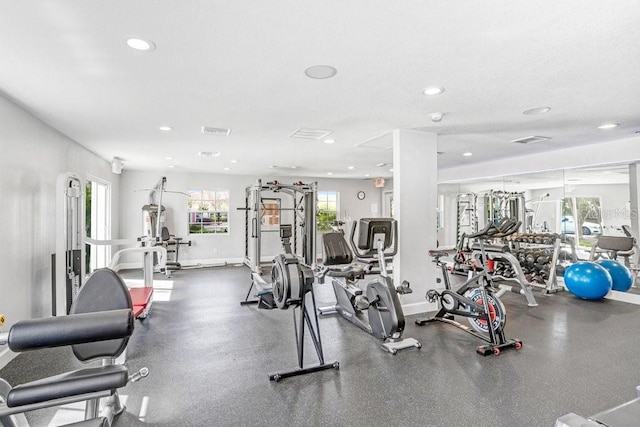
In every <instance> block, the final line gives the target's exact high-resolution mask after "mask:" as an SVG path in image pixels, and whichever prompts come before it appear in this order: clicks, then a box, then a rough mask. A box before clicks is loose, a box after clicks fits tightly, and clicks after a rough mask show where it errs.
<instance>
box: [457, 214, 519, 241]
mask: <svg viewBox="0 0 640 427" xmlns="http://www.w3.org/2000/svg"><path fill="white" fill-rule="evenodd" d="M520 225H522V221H516V220H515V219H512V218H502V219H501V220H500V221H499V222H498V224H497V225H496V224H493V223H491V222H490V223H489V224H487V226H486V227H485V228H484V229H482V230H480V231H477V232H475V233H473V234H469V235H468V236H467V238H468V239H475V238H481V239H496V238H500V237H507V236H509V235H511V234H513V233H515V232H516V231H518V228H520Z"/></svg>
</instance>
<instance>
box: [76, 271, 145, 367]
mask: <svg viewBox="0 0 640 427" xmlns="http://www.w3.org/2000/svg"><path fill="white" fill-rule="evenodd" d="M131 308H133V304H132V303H131V295H130V294H129V289H127V286H126V285H125V283H124V281H123V280H122V278H121V277H120V276H119V275H118V274H117V273H116V272H115V271H113V270H110V269H108V268H101V269H98V270H96V271H94V273H93V274H92V275H91V277H89V279H88V280H87V282H86V283H85V284H84V285H83V286H82V287H81V288H80V292H78V295H77V297H76V299H75V301H74V302H73V305H72V306H71V311H70V314H80V313H93V312H96V311H108V310H122V309H131ZM128 342H129V337H126V338H120V339H115V340H109V341H99V342H92V343H87V344H76V345H73V346H72V347H71V348H72V349H73V353H74V354H75V355H76V357H77V358H78V360H80V361H87V360H91V359H95V358H105V357H113V358H115V357H118V356H120V354H122V352H123V351H124V349H125V348H126V347H127V343H128Z"/></svg>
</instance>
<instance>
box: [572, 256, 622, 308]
mask: <svg viewBox="0 0 640 427" xmlns="http://www.w3.org/2000/svg"><path fill="white" fill-rule="evenodd" d="M564 284H565V285H566V287H567V289H568V290H569V292H571V293H572V294H574V295H575V296H577V297H578V298H582V299H588V300H598V299H601V298H604V296H605V295H607V294H608V293H609V291H610V290H611V287H612V286H613V280H612V279H611V275H610V274H609V272H608V271H607V270H606V269H605V268H604V267H603V266H601V265H599V264H596V263H595V262H589V261H580V262H576V263H575V264H573V265H571V266H569V267H568V268H567V269H566V270H565V272H564Z"/></svg>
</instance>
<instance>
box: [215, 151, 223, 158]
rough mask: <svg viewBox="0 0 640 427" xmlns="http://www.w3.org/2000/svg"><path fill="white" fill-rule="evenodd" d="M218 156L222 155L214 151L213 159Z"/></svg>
mask: <svg viewBox="0 0 640 427" xmlns="http://www.w3.org/2000/svg"><path fill="white" fill-rule="evenodd" d="M220 154H222V153H220V152H219V151H215V152H214V153H213V157H220Z"/></svg>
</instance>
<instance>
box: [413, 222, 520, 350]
mask: <svg viewBox="0 0 640 427" xmlns="http://www.w3.org/2000/svg"><path fill="white" fill-rule="evenodd" d="M520 224H521V222H520V221H515V220H513V219H510V218H504V219H503V220H501V221H500V223H499V224H498V225H494V224H493V223H489V224H487V226H486V227H485V228H484V229H483V230H481V231H478V232H476V233H473V234H470V235H468V236H467V238H468V239H478V242H479V244H480V251H481V254H482V263H483V265H482V267H481V268H480V272H479V273H477V274H476V275H474V276H473V277H471V278H469V280H467V281H466V282H465V283H464V284H463V285H462V286H461V287H460V288H458V290H456V291H453V290H452V289H451V282H450V280H449V271H448V270H447V266H446V264H445V263H444V262H443V261H441V260H440V258H442V257H444V256H447V255H448V253H447V252H444V251H438V250H430V251H429V256H431V257H433V258H434V260H433V262H434V263H436V265H437V266H438V267H439V268H440V269H441V271H442V277H443V279H444V285H445V289H444V290H442V291H438V290H435V289H431V290H429V291H427V295H426V298H427V299H428V300H429V302H436V301H437V302H438V307H439V308H440V309H439V311H438V312H437V313H436V314H435V316H433V317H430V318H423V319H417V320H416V324H417V325H424V324H426V323H431V322H436V321H439V322H444V323H448V324H450V325H453V326H455V327H457V328H460V329H462V330H463V331H465V332H468V333H469V334H471V335H473V336H475V337H477V338H480V339H481V340H483V341H485V342H487V343H488V344H487V345H481V346H478V347H477V348H476V351H477V352H478V353H479V354H482V355H483V356H487V355H489V354H494V355H496V356H497V355H499V354H500V353H501V351H502V350H503V349H508V348H515V349H517V350H519V349H521V348H522V341H520V340H518V339H507V338H506V337H505V334H504V327H505V324H506V323H507V314H506V309H505V307H504V305H503V304H502V301H500V298H499V296H498V294H497V293H496V290H495V289H494V288H493V286H492V282H491V276H490V274H489V272H488V270H489V269H488V266H487V264H488V262H487V254H486V251H485V246H484V241H485V240H488V239H495V238H501V237H505V236H508V235H510V234H512V233H515V232H516V231H517V230H518V228H519V227H520ZM454 315H457V316H463V317H466V318H467V319H468V320H469V323H470V325H471V326H472V328H473V329H472V328H470V327H469V326H466V325H463V324H462V323H459V322H457V321H455V320H454Z"/></svg>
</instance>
